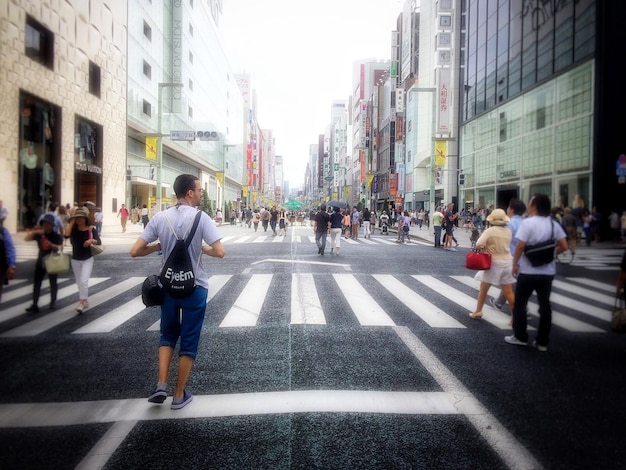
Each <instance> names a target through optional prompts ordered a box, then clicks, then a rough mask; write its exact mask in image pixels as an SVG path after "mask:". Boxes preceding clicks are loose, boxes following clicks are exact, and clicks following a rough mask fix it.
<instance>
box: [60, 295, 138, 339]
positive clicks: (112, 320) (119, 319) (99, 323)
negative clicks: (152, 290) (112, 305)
mask: <svg viewBox="0 0 626 470" xmlns="http://www.w3.org/2000/svg"><path fill="white" fill-rule="evenodd" d="M145 308H146V306H145V305H144V304H143V301H142V300H141V296H139V297H135V298H134V299H132V300H130V301H129V302H127V303H125V304H124V305H121V306H119V307H118V308H116V309H114V310H112V311H110V312H109V313H107V314H105V315H102V316H101V317H98V318H96V319H95V320H94V321H92V322H90V323H88V324H86V325H85V326H83V327H82V328H79V329H78V330H76V331H73V332H72V333H74V334H85V333H109V332H111V331H113V330H114V329H115V328H117V327H118V326H120V325H121V324H123V323H125V322H127V321H128V320H130V319H131V318H132V317H134V316H135V315H137V314H138V313H139V312H142V311H143V310H145Z"/></svg>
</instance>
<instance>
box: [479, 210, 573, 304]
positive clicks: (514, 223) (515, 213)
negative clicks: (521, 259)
mask: <svg viewBox="0 0 626 470" xmlns="http://www.w3.org/2000/svg"><path fill="white" fill-rule="evenodd" d="M506 212H507V214H506V215H507V216H508V217H509V219H510V220H509V222H508V223H507V224H506V228H508V229H509V230H510V231H511V243H510V244H509V250H510V252H511V259H512V258H513V255H514V254H515V247H516V246H517V238H515V234H516V233H517V229H518V228H519V226H520V225H521V223H522V221H523V220H524V218H523V216H524V214H525V213H526V204H524V203H523V202H522V201H520V200H519V199H511V200H510V201H509V206H508V207H507V209H506ZM574 231H576V227H574ZM513 282H514V283H515V282H516V281H515V280H514V281H513ZM512 289H513V291H514V292H515V286H513V287H512ZM504 302H506V297H505V295H504V290H501V291H500V295H499V296H498V298H497V299H493V297H491V298H490V299H489V303H490V304H491V306H492V307H493V308H495V309H498V310H502V307H503V306H504ZM511 313H513V309H512V308H511Z"/></svg>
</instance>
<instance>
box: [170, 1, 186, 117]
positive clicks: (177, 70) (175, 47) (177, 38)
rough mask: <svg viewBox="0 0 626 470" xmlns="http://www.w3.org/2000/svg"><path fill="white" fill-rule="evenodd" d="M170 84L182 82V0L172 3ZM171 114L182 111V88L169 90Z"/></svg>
mask: <svg viewBox="0 0 626 470" xmlns="http://www.w3.org/2000/svg"><path fill="white" fill-rule="evenodd" d="M171 67H172V70H171V72H172V82H173V83H182V82H183V0H174V1H173V2H172V64H171ZM169 93H171V97H172V99H171V101H170V103H171V105H172V108H171V112H173V113H180V112H181V111H182V100H181V97H182V87H172V88H169Z"/></svg>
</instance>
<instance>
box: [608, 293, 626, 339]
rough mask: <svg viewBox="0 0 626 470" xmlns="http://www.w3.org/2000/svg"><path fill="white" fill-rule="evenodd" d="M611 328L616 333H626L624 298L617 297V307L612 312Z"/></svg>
mask: <svg viewBox="0 0 626 470" xmlns="http://www.w3.org/2000/svg"><path fill="white" fill-rule="evenodd" d="M611 330H613V331H614V332H616V333H626V308H625V307H624V299H620V298H618V297H616V298H615V307H614V309H613V313H612V314H611Z"/></svg>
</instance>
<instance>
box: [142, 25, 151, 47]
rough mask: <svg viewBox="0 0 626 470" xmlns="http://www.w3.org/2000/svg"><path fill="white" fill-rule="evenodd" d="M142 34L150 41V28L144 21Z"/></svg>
mask: <svg viewBox="0 0 626 470" xmlns="http://www.w3.org/2000/svg"><path fill="white" fill-rule="evenodd" d="M143 35H144V36H145V37H146V39H147V40H148V41H150V42H152V28H151V27H150V25H149V24H148V23H146V22H145V21H144V22H143Z"/></svg>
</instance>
